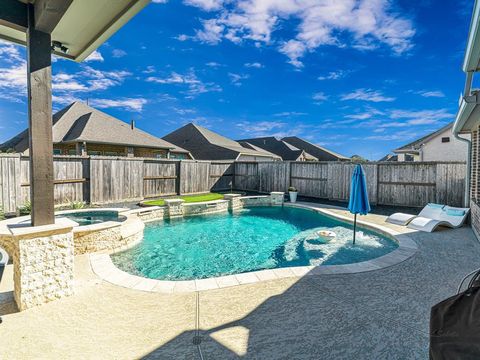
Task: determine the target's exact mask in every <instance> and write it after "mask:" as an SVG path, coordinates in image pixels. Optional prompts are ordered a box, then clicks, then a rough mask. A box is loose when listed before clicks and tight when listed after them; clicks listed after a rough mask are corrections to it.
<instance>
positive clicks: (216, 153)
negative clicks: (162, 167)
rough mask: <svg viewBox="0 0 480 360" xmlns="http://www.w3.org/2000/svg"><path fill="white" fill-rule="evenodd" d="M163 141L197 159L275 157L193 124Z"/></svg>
mask: <svg viewBox="0 0 480 360" xmlns="http://www.w3.org/2000/svg"><path fill="white" fill-rule="evenodd" d="M163 139H165V140H166V141H169V142H171V143H173V144H176V145H178V146H181V147H183V148H186V149H187V150H189V151H190V152H191V153H192V154H193V156H194V157H195V158H196V159H203V160H223V159H235V158H236V157H237V156H238V155H239V154H244V155H250V156H259V157H273V156H275V155H273V156H272V154H271V153H269V152H267V151H264V150H257V149H252V148H248V147H243V146H242V145H241V144H239V143H238V142H236V141H234V140H231V139H228V138H226V137H224V136H222V135H220V134H217V133H215V132H213V131H211V130H209V129H206V128H204V127H203V126H200V125H197V124H193V123H189V124H187V125H185V126H183V127H181V128H179V129H177V130H175V131H172V132H171V133H170V134H168V135H165V136H164V137H163ZM275 157H276V156H275Z"/></svg>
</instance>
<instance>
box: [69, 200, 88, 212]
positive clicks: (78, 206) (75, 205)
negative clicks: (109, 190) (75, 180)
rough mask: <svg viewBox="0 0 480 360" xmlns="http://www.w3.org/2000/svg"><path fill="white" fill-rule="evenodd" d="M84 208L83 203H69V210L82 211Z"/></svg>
mask: <svg viewBox="0 0 480 360" xmlns="http://www.w3.org/2000/svg"><path fill="white" fill-rule="evenodd" d="M84 207H85V203H84V202H83V201H72V202H71V203H70V208H71V209H73V210H77V209H83V208H84Z"/></svg>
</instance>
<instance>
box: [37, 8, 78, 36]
mask: <svg viewBox="0 0 480 360" xmlns="http://www.w3.org/2000/svg"><path fill="white" fill-rule="evenodd" d="M72 1H73V0H37V1H35V28H36V29H37V30H39V31H43V32H45V33H48V34H51V33H52V31H53V30H54V29H55V27H56V26H57V24H58V23H59V21H60V19H61V18H62V17H63V15H65V12H66V11H67V9H68V7H69V6H70V5H71V3H72Z"/></svg>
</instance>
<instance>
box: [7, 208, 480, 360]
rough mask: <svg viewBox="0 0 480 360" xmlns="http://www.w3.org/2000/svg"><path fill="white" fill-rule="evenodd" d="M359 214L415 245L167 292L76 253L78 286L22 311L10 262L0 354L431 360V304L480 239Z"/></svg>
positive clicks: (472, 260) (478, 260) (476, 257)
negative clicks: (353, 267)
mask: <svg viewBox="0 0 480 360" xmlns="http://www.w3.org/2000/svg"><path fill="white" fill-rule="evenodd" d="M331 211H334V212H336V213H338V214H341V215H346V216H349V215H348V214H347V213H346V212H345V211H343V210H338V209H336V210H332V209H331ZM361 219H362V220H366V221H368V222H371V223H378V224H381V225H383V226H388V227H389V228H391V229H393V230H395V231H398V232H403V233H405V232H407V230H408V231H409V237H410V238H411V239H413V240H414V241H415V242H416V243H417V245H418V251H417V252H416V253H415V254H414V255H413V256H412V257H410V258H409V259H407V260H405V261H403V262H401V263H399V264H396V265H393V266H390V267H387V268H384V269H379V270H375V271H369V272H363V273H357V274H339V275H332V274H328V275H318V276H303V277H289V278H283V279H273V280H270V281H263V282H258V283H254V284H245V285H239V286H235V287H229V288H222V289H214V290H207V291H199V292H191V293H172V294H162V293H152V292H143V291H138V290H132V289H126V288H123V287H119V286H115V285H112V284H109V283H107V282H106V281H103V280H101V279H100V278H99V277H97V276H96V275H95V274H94V273H93V271H92V270H91V268H90V264H89V259H88V256H87V255H81V256H77V257H76V259H75V265H76V266H75V281H76V283H75V290H76V293H75V295H74V296H72V297H69V298H64V299H61V300H58V301H55V302H52V303H49V304H46V305H43V306H40V307H37V308H32V309H29V310H27V311H24V312H17V310H16V308H15V305H14V303H13V298H12V295H11V289H12V287H13V284H12V283H13V281H12V266H11V265H8V266H7V267H6V268H5V270H4V273H3V275H1V277H2V278H1V280H0V316H2V318H3V323H2V324H0V349H1V350H0V351H1V356H0V357H1V358H2V359H31V358H35V359H38V358H47V359H50V358H55V359H58V358H62V359H67V358H71V359H78V358H81V359H98V358H102V359H133V358H142V357H145V358H152V359H155V358H156V359H201V358H202V357H201V356H203V358H204V359H320V358H321V359H352V358H355V359H378V358H381V359H389V358H393V359H424V358H428V322H429V312H430V307H431V306H432V305H433V304H435V303H436V302H438V301H440V300H442V299H444V298H445V297H448V296H451V295H452V294H454V293H455V292H456V288H457V286H458V283H459V281H460V280H461V278H462V277H463V276H464V275H465V274H466V273H468V272H470V271H472V270H474V269H475V268H478V267H480V244H479V243H478V241H477V240H476V238H475V237H474V235H473V232H472V230H471V229H470V228H469V227H464V228H461V229H457V230H442V231H438V232H435V233H420V232H410V231H411V230H409V229H406V228H402V227H399V226H395V225H390V224H386V223H384V222H383V221H384V219H385V217H384V216H380V215H368V216H365V217H361ZM0 271H1V270H0ZM197 339H200V344H199V345H197V343H198V341H197ZM200 354H201V355H200Z"/></svg>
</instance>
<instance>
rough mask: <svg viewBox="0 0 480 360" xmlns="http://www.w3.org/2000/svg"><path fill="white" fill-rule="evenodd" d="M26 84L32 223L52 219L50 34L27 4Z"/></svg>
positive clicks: (34, 224) (36, 223) (52, 220)
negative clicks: (39, 27)
mask: <svg viewBox="0 0 480 360" xmlns="http://www.w3.org/2000/svg"><path fill="white" fill-rule="evenodd" d="M28 24H29V26H28V29H27V84H28V122H29V127H28V129H29V141H30V144H29V149H30V201H31V204H32V226H40V225H49V224H54V223H55V215H54V197H53V143H52V66H51V65H52V59H51V36H50V34H49V33H45V32H42V31H38V30H37V29H36V28H35V7H34V5H32V4H29V5H28Z"/></svg>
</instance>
